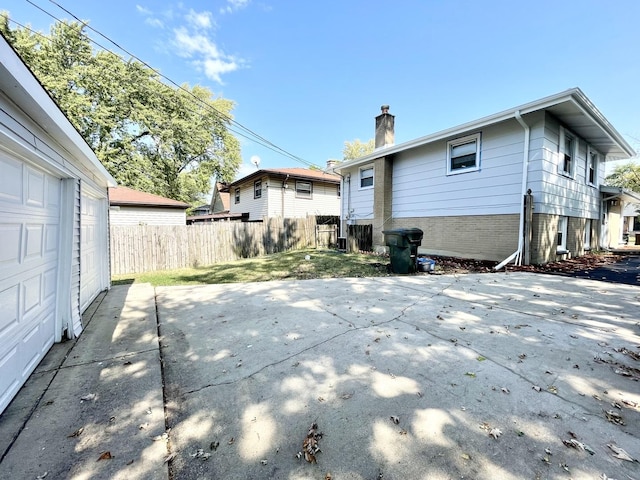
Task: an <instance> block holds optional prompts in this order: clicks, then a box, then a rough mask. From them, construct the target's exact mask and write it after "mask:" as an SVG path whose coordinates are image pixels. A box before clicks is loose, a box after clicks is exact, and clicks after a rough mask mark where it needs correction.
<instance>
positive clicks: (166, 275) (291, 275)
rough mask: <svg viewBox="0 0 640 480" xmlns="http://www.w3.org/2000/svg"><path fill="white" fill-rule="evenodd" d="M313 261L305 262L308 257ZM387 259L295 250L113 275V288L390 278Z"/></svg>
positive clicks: (333, 252)
mask: <svg viewBox="0 0 640 480" xmlns="http://www.w3.org/2000/svg"><path fill="white" fill-rule="evenodd" d="M307 255H308V256H309V257H310V259H309V260H306V259H305V257H306V256H307ZM387 263H389V259H388V258H387V257H384V256H378V255H372V254H358V253H341V252H337V251H335V250H315V249H308V250H296V251H291V252H284V253H276V254H273V255H267V256H264V257H256V258H248V259H243V260H237V261H235V262H227V263H218V264H216V265H211V266H208V267H198V268H185V269H180V270H165V271H159V272H149V273H138V274H129V275H114V277H113V278H112V283H113V285H122V284H129V283H134V282H140V283H151V284H152V285H154V286H171V285H202V284H210V283H242V282H267V281H270V280H294V279H295V280H302V279H310V278H341V277H378V276H383V275H387V267H386V265H387Z"/></svg>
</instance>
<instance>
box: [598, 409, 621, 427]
mask: <svg viewBox="0 0 640 480" xmlns="http://www.w3.org/2000/svg"><path fill="white" fill-rule="evenodd" d="M603 412H604V415H605V416H606V417H607V420H608V421H609V422H611V423H615V424H616V425H624V424H625V423H624V420H622V415H620V414H619V413H618V412H614V411H613V410H603Z"/></svg>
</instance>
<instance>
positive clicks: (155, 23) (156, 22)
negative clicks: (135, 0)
mask: <svg viewBox="0 0 640 480" xmlns="http://www.w3.org/2000/svg"><path fill="white" fill-rule="evenodd" d="M136 10H137V11H138V13H139V14H141V15H144V16H145V19H144V23H146V24H147V25H150V26H152V27H155V28H164V22H163V21H162V20H160V19H159V18H158V17H156V16H155V15H154V14H153V12H152V11H151V10H149V9H148V8H146V7H143V6H142V5H136Z"/></svg>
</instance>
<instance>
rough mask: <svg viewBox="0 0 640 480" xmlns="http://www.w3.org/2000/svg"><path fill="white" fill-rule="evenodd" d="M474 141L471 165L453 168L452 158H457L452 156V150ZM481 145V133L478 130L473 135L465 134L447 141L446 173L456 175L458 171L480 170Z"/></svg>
mask: <svg viewBox="0 0 640 480" xmlns="http://www.w3.org/2000/svg"><path fill="white" fill-rule="evenodd" d="M474 142H475V147H476V149H475V150H476V151H475V156H476V158H475V162H474V165H473V166H469V167H458V168H453V165H452V162H453V159H455V158H457V157H454V156H453V150H454V149H455V148H456V147H459V146H461V145H465V144H471V143H474ZM480 146H481V134H480V132H478V133H475V134H473V135H467V136H466V137H462V138H456V139H454V140H449V141H448V142H447V175H457V174H459V173H468V172H476V171H478V170H480V150H481V148H480Z"/></svg>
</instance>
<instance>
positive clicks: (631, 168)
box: [605, 162, 640, 192]
mask: <svg viewBox="0 0 640 480" xmlns="http://www.w3.org/2000/svg"><path fill="white" fill-rule="evenodd" d="M605 184H606V185H609V186H611V187H622V188H625V189H627V190H632V191H634V192H640V163H634V162H629V163H625V164H623V165H618V166H617V167H616V168H615V169H614V170H613V173H612V174H610V175H608V176H607V178H606V179H605Z"/></svg>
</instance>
